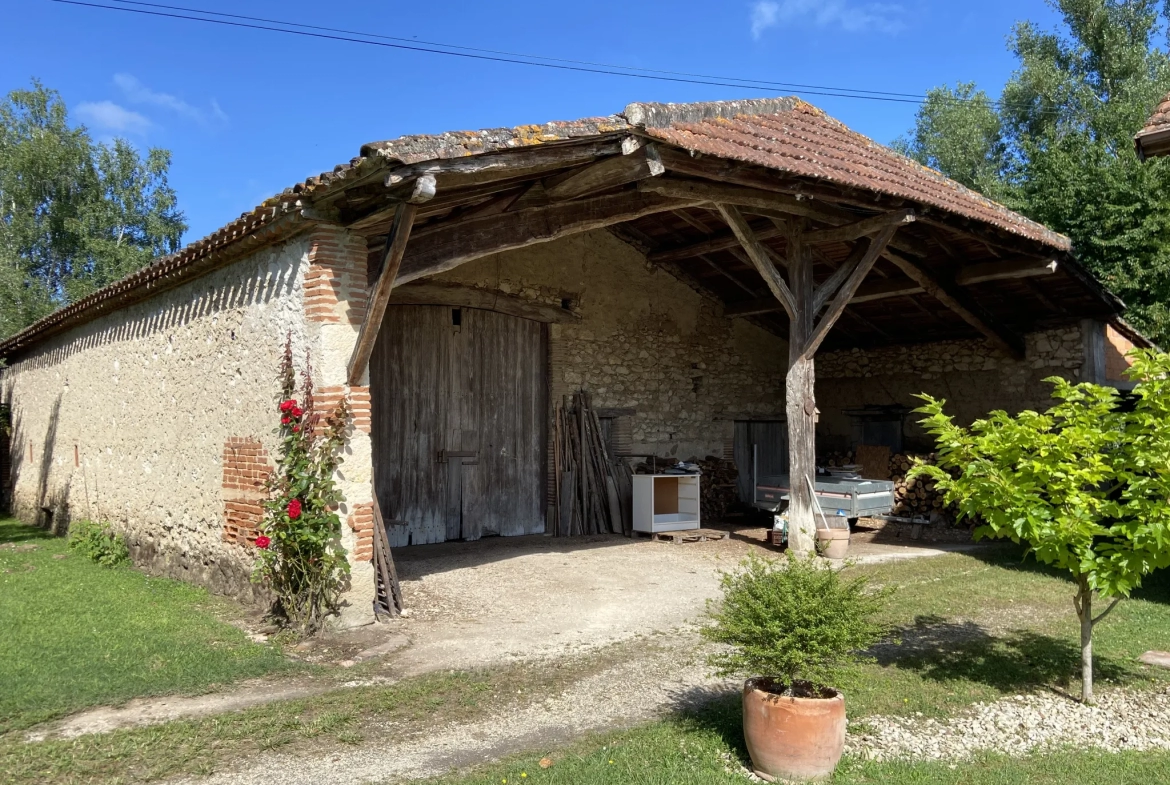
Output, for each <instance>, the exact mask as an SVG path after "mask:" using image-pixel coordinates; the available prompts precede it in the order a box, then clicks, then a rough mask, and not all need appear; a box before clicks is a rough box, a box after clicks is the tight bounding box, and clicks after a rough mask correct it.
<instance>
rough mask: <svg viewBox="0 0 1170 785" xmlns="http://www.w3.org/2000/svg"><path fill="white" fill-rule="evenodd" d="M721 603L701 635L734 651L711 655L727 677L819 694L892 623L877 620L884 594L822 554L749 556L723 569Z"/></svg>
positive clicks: (713, 609)
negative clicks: (777, 558)
mask: <svg viewBox="0 0 1170 785" xmlns="http://www.w3.org/2000/svg"><path fill="white" fill-rule="evenodd" d="M722 586H723V602H722V603H719V604H718V605H715V604H711V605H710V606H709V607H708V611H707V613H708V616H709V618H710V622H711V623H710V624H708V625H707V626H706V627H704V628H703V630H702V634H703V637H704V638H706V639H707V640H710V641H713V642H715V643H722V644H726V645H727V646H729V647H730V648H729V649H727V650H724V651H720V652H718V653H716V654H713V655H712V656H711V657H710V658H708V662H709V663H710V665H711V666H712V667H713V668H715V670H716V672H718V673H719V675H721V676H733V675H746V676H764V677H768V678H775V679H777V680H779V681H781V682H782V683H783V684H784V685H785V686H786V687H787V688H788V689H790V690H797V691H800V690H799V688H800V685H801V684H802V683H807V684H806V685H805V686H806V687H807V688H810V689H806V690H805V691H811V692H812V693H819V692H820V691H822V690H823V689H824V688H826V687H828V686H830V685H831V684H833V683H834V681H836V677H837V676H838V674H839V673H840V670H841V668H842V667H843V666H844V665H847V664H848V663H851V662H855V661H856V660H858V659H859V658H860V655H859V652H860V651H862V650H864V649H866V648H868V647H869V646H871V645H873V644H874V643H876V642H877V641H878V640H880V639H881V637H882V636H883V635H884V634H885V632H886V627H885V626H884V625H883V624H881V623H879V622H878V621H876V620H875V617H876V615H877V613H878V612H879V611H880V610H881V607H882V604H883V601H884V598H885V596H886V592H885V591H884V590H883V591H871V590H870V588H869V585H868V583H867V582H866V580H865V579H864V578H854V579H852V580H845V579H843V578H842V577H841V576H840V574H839V573H838V571H837V570H835V569H833V568H832V567H830V566H828V565H823V564H821V563H820V562H818V561H817V560H816V559H804V558H796V557H794V556H792V555H789V557H788V558H787V559H786V560H785V561H783V562H779V561H773V560H768V559H761V558H760V557H758V556H755V555H753V556H751V557H750V558H748V559H745V560H744V561H743V562H742V563H741V564H740V569H739V570H738V571H737V572H731V573H724V574H723V579H722Z"/></svg>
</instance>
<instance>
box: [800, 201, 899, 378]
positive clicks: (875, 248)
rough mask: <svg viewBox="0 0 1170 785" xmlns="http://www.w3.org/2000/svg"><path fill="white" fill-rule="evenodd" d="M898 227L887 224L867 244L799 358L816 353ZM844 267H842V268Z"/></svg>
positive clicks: (897, 225) (809, 356)
mask: <svg viewBox="0 0 1170 785" xmlns="http://www.w3.org/2000/svg"><path fill="white" fill-rule="evenodd" d="M899 226H900V224H888V225H887V226H886V228H885V229H883V230H882V232H881V234H879V235H878V236H877V237H876V238H874V240H873V242H871V243H868V244H867V245H868V246H869V247H868V248H867V249H866V251H865V253H864V254H863V255H862V257H861V258H860V259H858V260H857V261H856V262H854V263H853V265H852V266H851V268H850V271H849V277H848V278H846V279H845V282H844V283H842V284H841V289H840V291H838V292H837V294H836V296H835V297H833V301H832V302H830V303H829V307H828V308H827V309H826V310H825V313H824V315H823V316H822V317H821V319H820V321H819V322H817V325H816V327H815V328H814V329H813V333H812V335H811V336H809V339H808V343H807V344H805V346H804V348H803V349H802V350H801V356H803V357H808V358H811V357H812V356H813V355H815V354H816V353H817V349H819V348H820V346H821V343H822V342H823V341H824V340H825V336H826V335H828V334H829V330H831V329H833V325H834V324H836V323H837V319H838V318H839V317H840V316H841V313H842V312H843V311H844V310H845V306H847V305H849V301H850V300H852V299H853V295H854V294H856V293H857V288H858V287H859V286H861V282H862V281H864V280H865V276H867V275H868V274H869V271H870V268H872V267H873V265H874V262H876V261H877V258H878V256H880V255H881V253H882V251H884V250H885V249H886V246H887V245H889V243H890V240H892V239H893V238H894V232H896V231H898V227H899ZM845 266H846V265H842V267H845ZM814 314H815V310H814Z"/></svg>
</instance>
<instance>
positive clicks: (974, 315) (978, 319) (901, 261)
mask: <svg viewBox="0 0 1170 785" xmlns="http://www.w3.org/2000/svg"><path fill="white" fill-rule="evenodd" d="M884 256H885V258H886V259H889V260H890V261H891V262H893V263H894V264H895V265H896V266H897V267H898V269H900V270H901V271H902V272H904V273H905V274H906V276H907V277H908V278H910V279H911V280H912V281H914V282H915V283H917V284H918V285H919V286H921V287H922V289H923V290H924V291H925V292H926V293H927V294H929V295H930V296H931V297H933V298H935V299H936V300H938V301H939V302H940V303H942V304H943V305H945V306H946V307H948V308H950V309H951V310H952V311H954V312H955V313H956V314H958V315H959V317H960V318H962V320H963V321H965V322H966V323H967V324H969V325H971V326H972V327H974V328H975V329H976V330H978V331H979V332H981V333H983V335H985V336H986V337H987V338H988V340H990V341H991V342H992V343H993V344H995V345H996V346H998V347H999V348H1001V349H1003V350H1004V351H1005V352H1007V353H1008V354H1009V355H1011V356H1013V357H1020V358H1022V357H1023V356H1024V339H1023V338H1022V337H1020V336H1019V335H1017V334H1016V333H1015V332H1014V331H1012V330H1009V329H1008V328H1006V327H1004V326H1002V325H997V324H995V322H994V321H993V320H992V319H991V318H989V317H988V316H986V315H984V314H983V313H982V309H981V308H979V307H978V306H977V305H976V304H975V303H973V302H971V300H970V298H968V297H967V296H966V295H965V294H964V293H963V292H962V291H961V290H960V289H959V287H958V286H956V285H954V284H953V283H946V282H944V281H942V280H941V279H939V278H938V277H937V276H935V274H934V273H932V272H931V271H929V270H927V269H926V268H925V267H924V266H923V265H922V263H921V262H918V261H915V260H913V259H909V258H907V257H905V256H902V255H901V254H899V253H897V252H896V251H892V250H890V249H888V248H887V249H886V252H885V254H884Z"/></svg>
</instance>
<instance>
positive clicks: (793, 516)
mask: <svg viewBox="0 0 1170 785" xmlns="http://www.w3.org/2000/svg"><path fill="white" fill-rule="evenodd" d="M804 230H805V222H804V221H803V220H801V221H793V222H791V223H790V224H789V233H788V283H789V289H790V290H791V292H792V299H793V302H794V304H795V308H794V313H793V314H792V320H791V324H790V327H789V328H788V375H787V376H786V377H785V379H784V392H785V397H786V398H787V401H786V413H787V416H788V479H789V483H788V487H789V490H788V498H789V504H788V547H789V548H790V549H791V550H792V552H793V553H796V554H798V555H801V556H805V555H812V554H814V553H815V552H816V521H815V519H814V507H813V505H814V504H816V499H814V498H813V496H812V494H811V493H810V492H809V487H808V485H809V482H810V481H811V482H813V483H815V482H816V474H817V469H816V461H817V458H816V410H817V405H816V393H815V389H814V387H815V383H816V372H815V369H814V365H813V358H812V356H811V355H806V354H805V352H804V347H805V346H806V344H807V343H808V341H809V339H810V338H811V337H812V333H813V316H814V312H813V299H814V297H815V294H816V287H815V286H814V283H813V260H812V247H811V246H809V245H808V244H807V243H806V242H805V241H804V233H805V232H804Z"/></svg>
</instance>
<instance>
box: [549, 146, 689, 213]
mask: <svg viewBox="0 0 1170 785" xmlns="http://www.w3.org/2000/svg"><path fill="white" fill-rule="evenodd" d="M665 171H666V168H665V167H663V165H662V160H661V159H660V158H659V156H658V147H657V146H656V145H653V144H647V145H643V146H642V147H640V148H639V149H638V150H636V151H635V152H633V153H630V154H629V155H613V156H610V157H609V158H604V159H602V160H601V161H598V162H597V163H595V164H593V165H591V166H587V167H585V168H584V169H582V170H581V171H579V172H577V173H575V174H573V175H572V176H570V177H568V178H567V179H565V180H562V181H560V182H558V183H556V184H555V185H548V186H546V188H545V193H546V194H547V195H548V198H549V199H550V200H552V201H554V202H563V201H565V200H567V199H578V198H580V197H582V196H585V195H587V194H591V193H596V192H598V191H605V190H608V189H610V188H616V187H617V186H619V185H625V184H626V183H632V182H635V181H637V180H644V179H646V178H648V177H657V176H658V175H660V174H662V173H663V172H665Z"/></svg>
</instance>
